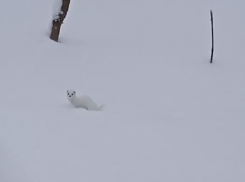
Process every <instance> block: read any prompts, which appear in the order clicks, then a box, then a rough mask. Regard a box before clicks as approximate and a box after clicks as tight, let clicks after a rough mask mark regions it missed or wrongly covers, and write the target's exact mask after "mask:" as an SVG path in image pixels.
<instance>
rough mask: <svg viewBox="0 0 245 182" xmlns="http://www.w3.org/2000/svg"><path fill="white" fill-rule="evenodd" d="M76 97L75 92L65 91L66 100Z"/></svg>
mask: <svg viewBox="0 0 245 182" xmlns="http://www.w3.org/2000/svg"><path fill="white" fill-rule="evenodd" d="M75 96H76V91H74V90H67V97H68V99H72V98H74V97H75Z"/></svg>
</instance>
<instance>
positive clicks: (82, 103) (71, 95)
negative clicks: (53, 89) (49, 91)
mask: <svg viewBox="0 0 245 182" xmlns="http://www.w3.org/2000/svg"><path fill="white" fill-rule="evenodd" d="M67 98H68V100H69V101H70V103H71V105H73V106H74V107H76V108H85V109H87V110H93V111H99V110H101V108H102V107H103V106H100V107H99V106H98V105H97V104H96V103H95V102H94V101H93V100H92V99H91V98H90V97H89V96H87V95H82V96H80V97H77V96H76V92H75V91H74V90H67Z"/></svg>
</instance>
